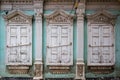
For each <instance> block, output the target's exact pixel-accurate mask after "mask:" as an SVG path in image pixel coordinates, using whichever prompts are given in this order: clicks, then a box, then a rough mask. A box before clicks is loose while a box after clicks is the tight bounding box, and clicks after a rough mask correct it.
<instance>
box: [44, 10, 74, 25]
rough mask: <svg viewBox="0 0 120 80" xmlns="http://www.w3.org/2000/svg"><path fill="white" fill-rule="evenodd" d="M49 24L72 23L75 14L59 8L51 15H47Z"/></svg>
mask: <svg viewBox="0 0 120 80" xmlns="http://www.w3.org/2000/svg"><path fill="white" fill-rule="evenodd" d="M45 17H46V21H47V23H48V24H72V23H73V15H69V14H67V13H66V12H64V11H62V10H59V11H55V12H53V13H52V14H50V15H45Z"/></svg>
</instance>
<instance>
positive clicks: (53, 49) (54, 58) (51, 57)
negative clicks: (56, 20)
mask: <svg viewBox="0 0 120 80" xmlns="http://www.w3.org/2000/svg"><path fill="white" fill-rule="evenodd" d="M58 46H59V27H57V26H50V27H48V29H47V58H48V63H51V64H52V63H53V64H54V63H57V62H58V61H59V54H58V53H59V47H58Z"/></svg>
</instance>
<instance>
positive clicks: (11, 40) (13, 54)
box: [7, 26, 19, 64]
mask: <svg viewBox="0 0 120 80" xmlns="http://www.w3.org/2000/svg"><path fill="white" fill-rule="evenodd" d="M17 32H18V27H16V26H9V27H7V34H8V35H7V39H8V40H7V57H8V58H7V59H8V60H7V63H8V64H9V63H13V64H14V63H16V62H17V61H19V59H18V56H19V55H18V50H19V49H18V47H16V46H17V45H18V36H17V35H18V33H17Z"/></svg>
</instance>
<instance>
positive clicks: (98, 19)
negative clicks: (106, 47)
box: [87, 11, 116, 25]
mask: <svg viewBox="0 0 120 80" xmlns="http://www.w3.org/2000/svg"><path fill="white" fill-rule="evenodd" d="M87 19H88V22H89V23H90V24H92V23H105V24H111V25H114V24H115V19H116V16H115V15H111V14H110V13H108V12H107V11H99V12H97V13H95V14H92V15H87Z"/></svg>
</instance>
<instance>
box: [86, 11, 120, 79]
mask: <svg viewBox="0 0 120 80" xmlns="http://www.w3.org/2000/svg"><path fill="white" fill-rule="evenodd" d="M109 12H110V13H111V14H113V15H120V11H116V10H109ZM94 13H95V11H94V10H87V11H86V14H87V15H88V14H94ZM84 25H85V26H84V40H85V42H84V61H85V65H86V66H85V77H86V78H93V77H95V78H96V77H120V60H119V59H120V16H118V17H117V19H116V23H115V28H114V29H115V67H114V72H113V73H110V74H94V73H92V72H89V70H88V68H87V55H88V51H87V40H88V38H87V37H88V35H87V20H86V19H85V24H84Z"/></svg>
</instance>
